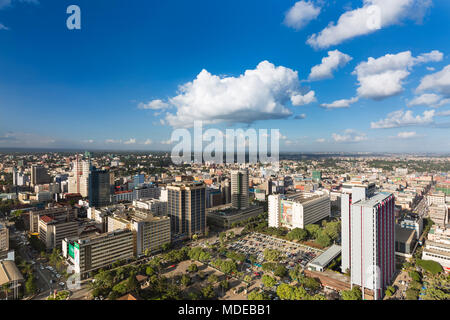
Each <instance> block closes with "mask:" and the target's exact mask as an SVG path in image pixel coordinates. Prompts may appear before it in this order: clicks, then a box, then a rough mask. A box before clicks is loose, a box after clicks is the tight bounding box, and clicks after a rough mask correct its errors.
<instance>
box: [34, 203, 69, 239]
mask: <svg viewBox="0 0 450 320" xmlns="http://www.w3.org/2000/svg"><path fill="white" fill-rule="evenodd" d="M42 216H48V217H50V218H52V219H55V220H66V221H70V220H74V219H75V218H77V217H78V209H76V208H72V207H56V208H48V209H44V210H38V211H29V217H30V232H31V233H38V232H39V218H40V217H42Z"/></svg>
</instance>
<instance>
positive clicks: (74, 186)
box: [68, 156, 91, 198]
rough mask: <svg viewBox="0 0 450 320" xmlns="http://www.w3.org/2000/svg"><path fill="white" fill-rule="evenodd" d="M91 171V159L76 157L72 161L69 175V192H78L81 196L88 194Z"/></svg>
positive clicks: (84, 196)
mask: <svg viewBox="0 0 450 320" xmlns="http://www.w3.org/2000/svg"><path fill="white" fill-rule="evenodd" d="M90 171H91V160H90V159H88V160H82V159H81V158H79V157H78V156H77V159H76V160H75V161H73V162H72V172H71V173H70V176H69V179H68V181H69V184H68V190H69V193H79V194H81V196H82V197H83V198H86V197H88V196H89V173H90Z"/></svg>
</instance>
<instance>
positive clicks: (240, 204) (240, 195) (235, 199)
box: [231, 170, 249, 209]
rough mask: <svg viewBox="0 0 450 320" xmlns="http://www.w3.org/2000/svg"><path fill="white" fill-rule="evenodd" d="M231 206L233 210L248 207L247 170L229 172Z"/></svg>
mask: <svg viewBox="0 0 450 320" xmlns="http://www.w3.org/2000/svg"><path fill="white" fill-rule="evenodd" d="M231 204H232V205H233V208H235V209H245V208H247V207H248V206H249V191H248V170H234V171H231Z"/></svg>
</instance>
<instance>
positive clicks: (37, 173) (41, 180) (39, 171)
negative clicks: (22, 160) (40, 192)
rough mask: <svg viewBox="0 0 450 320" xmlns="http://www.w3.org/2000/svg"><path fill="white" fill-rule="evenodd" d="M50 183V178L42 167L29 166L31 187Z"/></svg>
mask: <svg viewBox="0 0 450 320" xmlns="http://www.w3.org/2000/svg"><path fill="white" fill-rule="evenodd" d="M50 182H51V177H50V176H49V174H48V173H47V170H46V169H45V168H44V167H43V166H39V165H32V166H31V185H32V186H35V185H38V184H46V183H50Z"/></svg>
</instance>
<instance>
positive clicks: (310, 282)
mask: <svg viewBox="0 0 450 320" xmlns="http://www.w3.org/2000/svg"><path fill="white" fill-rule="evenodd" d="M302 284H303V285H304V286H305V288H308V289H310V290H314V291H316V290H318V289H319V288H320V282H319V281H317V280H316V279H314V278H310V277H303V280H302Z"/></svg>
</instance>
